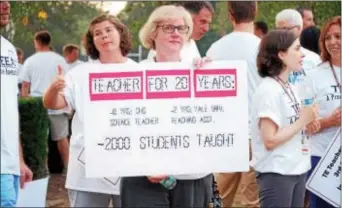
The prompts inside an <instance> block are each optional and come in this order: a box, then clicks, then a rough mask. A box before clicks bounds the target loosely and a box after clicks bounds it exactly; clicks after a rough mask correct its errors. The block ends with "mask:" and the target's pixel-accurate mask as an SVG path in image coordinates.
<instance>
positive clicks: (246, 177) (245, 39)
mask: <svg viewBox="0 0 342 208" xmlns="http://www.w3.org/2000/svg"><path fill="white" fill-rule="evenodd" d="M228 13H229V17H230V18H229V19H230V20H231V22H232V25H233V28H234V29H233V32H231V33H229V34H227V35H225V36H223V37H222V38H221V39H219V40H218V41H216V42H215V43H213V44H212V45H211V47H210V48H209V50H208V51H207V57H209V58H211V59H212V60H246V61H247V65H248V72H247V79H248V102H249V103H250V102H251V99H252V96H253V94H254V90H255V88H256V87H257V86H258V84H259V82H260V76H259V74H258V70H257V66H256V57H257V54H258V49H259V43H260V38H258V37H257V36H255V35H254V23H253V21H254V18H255V16H256V13H257V2H256V1H249V2H239V1H231V2H228ZM249 108H250V107H249ZM249 123H250V121H249ZM246 130H247V129H246ZM226 159H227V160H228V158H226ZM223 161H225V159H223ZM215 178H216V181H217V185H218V190H219V192H220V195H221V197H222V198H223V206H224V207H232V205H233V202H234V198H235V196H236V194H237V193H238V188H239V187H240V191H239V194H241V201H240V202H237V201H235V203H234V204H239V205H240V206H248V207H250V206H251V207H258V205H259V198H258V194H259V193H258V186H257V183H256V179H255V173H254V171H253V170H252V169H250V171H249V172H243V173H218V174H216V176H215Z"/></svg>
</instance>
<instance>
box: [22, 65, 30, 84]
mask: <svg viewBox="0 0 342 208" xmlns="http://www.w3.org/2000/svg"><path fill="white" fill-rule="evenodd" d="M22 70H23V71H22V77H21V78H22V80H23V81H25V82H30V83H31V69H30V64H29V62H28V61H25V62H24V65H23V67H22Z"/></svg>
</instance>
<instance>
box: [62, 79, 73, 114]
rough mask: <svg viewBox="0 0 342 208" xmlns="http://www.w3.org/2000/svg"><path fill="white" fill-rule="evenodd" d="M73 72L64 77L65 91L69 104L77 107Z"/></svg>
mask: <svg viewBox="0 0 342 208" xmlns="http://www.w3.org/2000/svg"><path fill="white" fill-rule="evenodd" d="M72 74H73V73H67V74H66V76H65V77H64V81H65V88H64V91H63V93H64V98H65V100H66V102H67V104H68V106H69V107H71V108H72V109H75V83H74V80H73V77H72Z"/></svg>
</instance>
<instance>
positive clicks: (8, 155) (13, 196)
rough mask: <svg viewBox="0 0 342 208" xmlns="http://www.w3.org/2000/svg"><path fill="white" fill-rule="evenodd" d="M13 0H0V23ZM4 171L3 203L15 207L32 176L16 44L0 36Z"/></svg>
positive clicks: (0, 190) (5, 19)
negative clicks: (25, 141)
mask: <svg viewBox="0 0 342 208" xmlns="http://www.w3.org/2000/svg"><path fill="white" fill-rule="evenodd" d="M9 17H10V3H9V2H8V1H1V2H0V26H1V27H5V26H6V25H7V24H8V22H9V20H10V19H9ZM1 60H5V61H1V169H0V170H1V172H0V173H1V174H0V180H1V183H0V186H1V187H0V206H1V207H15V206H16V203H17V200H18V193H19V185H20V186H21V188H23V187H24V184H25V183H26V182H29V181H31V180H32V177H33V174H32V171H31V170H30V169H29V168H28V167H27V165H26V164H25V161H24V157H23V151H22V147H21V143H20V139H19V134H20V133H19V132H20V128H19V111H18V96H17V95H18V57H17V53H16V49H15V48H14V46H13V44H12V43H10V42H9V41H8V40H7V39H5V38H4V37H2V36H1Z"/></svg>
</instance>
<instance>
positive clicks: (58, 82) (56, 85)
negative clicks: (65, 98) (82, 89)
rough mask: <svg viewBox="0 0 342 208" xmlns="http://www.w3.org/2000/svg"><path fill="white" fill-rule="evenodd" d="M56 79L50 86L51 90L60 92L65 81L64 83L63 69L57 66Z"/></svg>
mask: <svg viewBox="0 0 342 208" xmlns="http://www.w3.org/2000/svg"><path fill="white" fill-rule="evenodd" d="M57 70H58V71H57V78H56V79H55V81H54V82H53V83H52V84H51V85H52V89H54V90H55V91H58V92H59V91H62V90H63V89H64V87H65V81H64V75H63V68H62V67H61V65H58V69H57Z"/></svg>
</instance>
